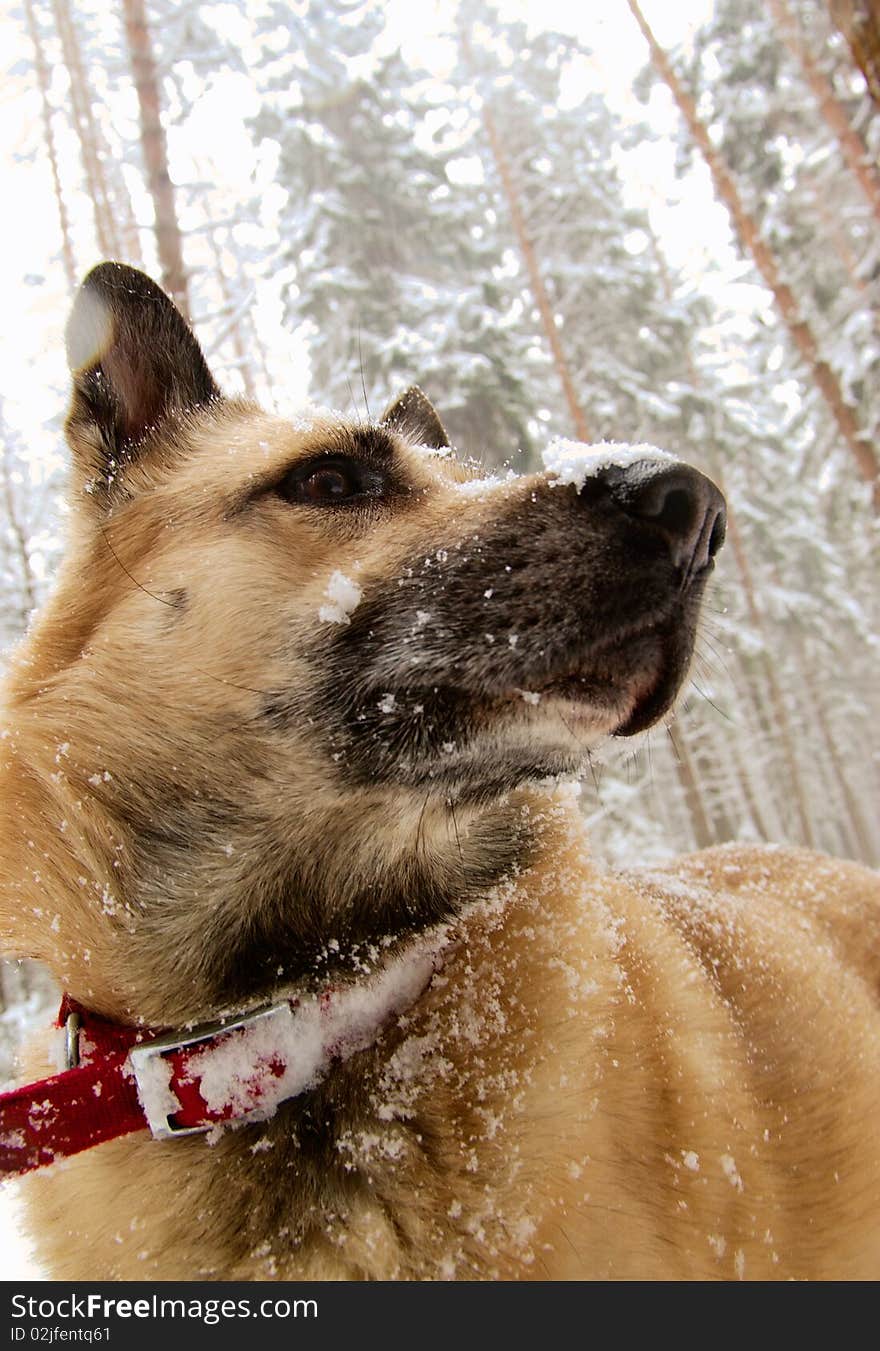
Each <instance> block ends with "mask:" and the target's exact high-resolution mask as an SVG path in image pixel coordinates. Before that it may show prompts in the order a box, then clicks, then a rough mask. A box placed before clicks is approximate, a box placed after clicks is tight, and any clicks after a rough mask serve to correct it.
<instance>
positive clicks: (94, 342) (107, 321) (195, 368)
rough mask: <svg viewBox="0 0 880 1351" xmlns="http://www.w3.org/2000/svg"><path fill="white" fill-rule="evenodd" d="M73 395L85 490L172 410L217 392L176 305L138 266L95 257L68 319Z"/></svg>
mask: <svg viewBox="0 0 880 1351" xmlns="http://www.w3.org/2000/svg"><path fill="white" fill-rule="evenodd" d="M66 337H67V360H68V364H69V366H70V370H71V373H72V375H73V398H72V401H71V406H70V412H69V414H68V417H67V423H66V430H67V436H68V440H69V441H70V445H71V448H72V450H73V453H74V458H75V460H76V462H77V467H78V468H79V470H80V472H81V473H82V474H83V475H84V477H85V478H86V480H87V483H88V485H89V488H90V490H91V491H94V490H95V489H96V488H101V487H105V488H106V487H108V486H109V485H110V484H111V483H112V482H113V479H114V478H115V476H116V475H117V473H118V472H119V471H120V470H121V469H123V468H124V466H125V465H127V464H130V463H132V462H133V461H135V460H137V459H138V458H139V456H140V455H141V454H142V453H143V452H144V448H145V446H147V445H149V443H150V437H149V433H150V432H151V431H152V430H153V429H154V428H156V427H158V426H159V424H161V423H162V421H163V420H164V419H165V418H167V417H169V416H171V415H173V414H180V413H186V412H190V411H191V410H193V409H195V408H198V407H199V406H201V405H203V404H207V403H210V402H212V400H215V399H218V398H219V397H220V390H219V389H218V388H217V386H216V384H215V383H214V380H213V378H212V376H211V372H210V371H209V370H208V367H207V365H206V363H205V358H204V357H203V356H202V352H201V348H200V347H199V345H198V343H197V342H196V340H195V338H194V337H193V334H192V332H191V331H190V329H189V327H188V325H187V324H186V322H185V320H184V319H183V317H182V316H181V314H180V312H179V311H178V310H177V309H176V308H175V306H174V305H173V304H172V302H171V301H170V300H169V299H168V297H167V296H166V294H165V292H164V291H163V290H161V288H160V287H158V286H157V285H156V283H155V282H154V281H151V280H150V278H149V277H147V276H145V275H144V273H143V272H138V271H137V269H136V268H133V267H126V266H124V264H122V263H101V264H100V265H99V266H98V267H96V268H93V270H92V271H91V272H90V273H89V274H88V276H87V277H86V279H85V281H84V282H83V284H82V286H81V287H80V289H79V291H78V293H77V296H76V299H75V301H74V304H73V310H72V312H71V315H70V319H69V320H68V324H67V332H66Z"/></svg>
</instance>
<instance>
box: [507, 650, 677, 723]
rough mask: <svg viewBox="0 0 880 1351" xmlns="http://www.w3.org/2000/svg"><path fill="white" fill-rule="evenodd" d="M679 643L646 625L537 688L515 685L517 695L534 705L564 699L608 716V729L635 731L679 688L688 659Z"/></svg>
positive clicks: (593, 715) (582, 710)
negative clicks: (672, 641)
mask: <svg viewBox="0 0 880 1351" xmlns="http://www.w3.org/2000/svg"><path fill="white" fill-rule="evenodd" d="M677 648H678V644H675V643H670V641H669V640H668V637H667V635H666V634H665V633H664V631H663V630H662V629H661V628H658V627H646V628H645V629H643V630H641V631H638V632H636V633H633V634H629V635H628V636H627V638H626V639H625V640H617V641H613V642H609V643H607V644H604V645H602V646H600V647H599V648H598V649H596V650H594V651H592V652H590V653H588V654H587V656H586V657H585V658H582V659H581V660H580V661H579V662H577V663H574V664H573V665H571V667H569V668H568V669H565V670H563V671H562V672H559V673H556V674H553V675H551V677H550V678H549V679H547V678H545V679H543V680H540V681H537V682H535V684H534V687H533V688H531V689H528V690H526V689H523V690H518V691H516V695H515V697H517V698H519V699H520V700H521V701H523V702H524V703H525V704H526V705H527V706H529V705H531V706H532V707H534V708H536V709H539V708H540V706H541V705H543V704H547V703H551V702H552V701H557V700H560V701H564V702H565V703H567V704H569V705H570V706H571V707H572V709H573V711H574V713H575V715H576V716H577V715H578V714H581V715H583V716H584V717H587V718H589V719H591V720H593V721H596V720H599V719H601V720H606V719H610V720H611V723H612V725H610V726H608V727H607V729H606V730H607V733H609V734H612V735H614V736H634V735H635V734H636V733H638V732H642V731H644V730H645V729H646V728H648V727H650V726H651V725H652V724H653V723H655V722H656V721H657V720H658V719H659V718H661V717H662V716H663V714H664V713H665V712H666V711H667V709H668V708H669V707H670V706H671V705H672V703H673V701H674V699H675V696H676V695H677V693H678V690H679V688H680V685H681V681H682V677H683V674H684V666H685V665H686V662H685V661H684V660H683V659H682V654H681V653H680V652H679V651H678V650H677Z"/></svg>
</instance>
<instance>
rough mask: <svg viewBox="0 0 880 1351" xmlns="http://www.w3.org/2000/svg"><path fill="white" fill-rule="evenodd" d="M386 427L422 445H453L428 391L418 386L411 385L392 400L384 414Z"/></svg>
mask: <svg viewBox="0 0 880 1351" xmlns="http://www.w3.org/2000/svg"><path fill="white" fill-rule="evenodd" d="M381 422H382V426H383V427H388V428H389V429H390V430H391V431H393V432H399V433H400V435H401V436H405V437H407V439H408V440H410V441H415V442H417V443H418V444H419V445H422V446H430V447H432V449H434V450H440V449H441V448H442V447H443V446H448V445H449V437H448V436H447V435H446V428H445V427H444V426H443V423H442V422H441V421H440V418H439V417H438V415H437V411H436V409H435V408H434V405H433V404H432V403H431V400H430V399H429V398H428V396H427V394H423V393H422V391H421V390H420V389H419V387H418V385H410V387H409V389H405V390H404V391H403V393H402V394H398V396H397V398H396V399H395V400H394V401H393V403H390V404H389V405H388V407H387V408H386V409H385V412H384V413H383V414H382V419H381Z"/></svg>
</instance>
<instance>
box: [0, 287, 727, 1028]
mask: <svg viewBox="0 0 880 1351" xmlns="http://www.w3.org/2000/svg"><path fill="white" fill-rule="evenodd" d="M68 348H69V356H70V362H71V366H72V369H73V375H74V392H73V401H72V406H71V411H70V416H69V418H68V423H67V430H68V436H69V440H70V443H71V447H72V451H73V459H74V480H73V502H72V532H71V533H72V538H71V547H70V552H69V556H68V560H67V562H66V565H65V569H64V571H63V574H62V578H61V582H60V585H59V588H58V590H57V592H56V595H55V597H54V599H53V601H52V602H51V604H50V606H49V607H48V609H47V611H46V613H45V614H44V616H43V618H42V621H41V622H40V624H39V625H38V626H37V629H36V631H35V633H34V635H33V637H32V639H31V640H30V643H29V644H28V646H27V647H26V648H25V649H24V653H23V655H22V658H21V659H20V661H19V663H18V666H17V669H16V672H15V674H14V677H13V686H12V689H13V694H14V698H15V699H17V701H18V704H19V706H20V707H22V708H23V707H25V706H26V707H27V711H28V717H29V718H30V725H31V726H32V727H33V728H34V729H36V733H35V735H36V737H37V739H38V740H39V744H40V745H41V746H42V747H43V752H42V753H43V757H44V759H46V761H47V765H46V768H47V772H48V773H50V774H53V775H55V776H56V780H55V782H56V783H59V784H60V783H61V782H62V781H63V783H64V784H67V785H70V784H73V785H74V789H73V791H74V794H75V795H76V794H79V798H78V800H79V803H80V812H79V819H78V822H77V823H76V825H75V830H76V832H78V838H79V840H80V844H79V845H72V846H71V847H72V848H74V852H77V856H78V858H79V859H80V863H78V864H77V866H81V863H82V858H83V856H87V857H88V858H90V859H91V858H93V856H95V855H101V856H102V866H103V864H104V863H106V865H107V867H108V868H109V873H108V876H109V878H110V880H111V881H112V880H113V879H114V878H115V879H118V882H119V885H118V887H115V886H110V887H109V893H108V894H109V896H110V899H109V900H106V901H105V905H104V910H105V912H108V913H107V914H106V915H105V917H106V918H108V920H109V921H110V922H111V924H116V925H117V927H118V928H119V929H120V931H123V930H126V929H127V931H128V932H129V934H130V935H134V937H132V939H131V941H132V942H134V943H136V942H137V941H138V940H137V935H138V934H143V933H144V932H147V931H150V932H153V931H155V932H158V930H159V928H160V927H161V925H164V926H165V933H166V938H167V940H168V942H170V944H171V945H172V946H173V947H175V948H176V949H177V952H180V951H182V948H183V945H184V944H189V945H192V944H193V943H197V942H201V941H203V938H204V930H205V926H210V928H211V932H212V933H213V935H214V937H213V946H214V947H215V948H216V947H218V946H220V947H223V945H224V942H225V943H226V946H227V947H228V949H229V954H230V955H229V961H228V962H227V963H226V964H225V966H224V971H225V972H226V984H225V985H221V984H220V983H218V982H217V981H215V982H214V983H213V984H212V983H211V981H209V980H207V978H206V980H205V982H204V985H205V990H204V999H206V1000H207V999H210V1000H213V1001H214V1002H216V1000H217V995H218V991H219V990H220V989H221V988H222V989H224V990H227V991H229V993H230V995H233V994H238V993H242V992H244V993H247V992H248V991H249V990H251V988H256V986H257V985H258V984H259V983H260V982H254V981H251V982H250V983H248V982H247V981H243V982H242V990H241V991H239V990H237V989H236V986H235V981H234V980H232V978H231V976H230V972H232V971H233V969H234V968H235V963H236V962H241V961H242V960H243V958H242V957H241V954H240V952H239V948H240V946H241V944H242V943H243V942H244V941H245V940H244V938H243V937H242V934H244V933H245V932H246V933H247V934H248V935H249V936H250V938H253V942H254V944H257V942H258V941H259V942H263V941H268V940H266V933H267V932H268V929H267V926H268V925H269V920H268V919H267V920H266V921H265V924H263V923H262V921H258V920H257V919H255V918H254V916H255V915H256V914H257V913H260V914H264V915H265V914H268V913H269V912H270V911H271V914H272V915H273V916H274V918H273V920H272V923H273V924H274V925H275V929H276V931H277V929H278V926H279V925H281V926H283V924H284V923H285V922H287V923H288V926H289V927H290V924H291V922H290V919H289V916H288V917H287V919H286V920H285V918H284V916H285V913H286V911H285V906H288V907H289V905H290V904H291V902H290V894H291V893H290V888H293V889H294V890H295V891H296V896H297V898H298V899H297V901H296V908H297V914H298V916H299V918H298V922H297V925H296V926H293V927H295V928H296V933H295V934H293V933H291V936H290V941H289V942H288V943H287V944H286V945H285V943H281V944H280V946H279V945H278V944H273V943H271V942H269V944H268V947H269V950H268V952H267V954H266V958H265V962H266V963H269V965H271V966H272V969H273V970H274V969H275V967H278V968H279V970H283V971H285V972H289V971H290V970H291V969H292V964H293V963H292V959H291V956H290V953H291V951H292V950H293V948H294V947H295V946H296V945H297V944H299V945H300V948H301V950H302V951H304V952H305V951H308V952H309V953H310V954H312V955H313V954H314V951H316V950H317V948H318V947H320V946H321V945H326V944H327V943H328V942H331V943H332V942H335V941H336V940H337V939H339V940H354V939H364V938H366V937H368V936H370V934H372V933H375V932H376V931H377V930H378V931H380V932H389V931H394V930H395V928H399V927H405V925H404V924H403V920H404V919H405V917H406V916H407V915H409V916H410V918H411V919H412V922H413V923H416V922H425V921H426V920H429V919H434V918H442V917H443V913H444V902H443V900H442V899H441V894H442V895H445V894H446V892H445V891H444V888H443V887H442V886H440V887H439V888H438V887H434V883H433V881H432V882H431V885H428V884H427V882H426V878H427V876H428V874H429V873H430V875H431V877H432V878H433V879H434V881H436V876H435V874H436V872H437V869H440V870H441V871H442V867H441V864H442V862H443V859H444V858H445V857H446V855H445V854H444V850H443V847H441V843H440V842H439V841H440V837H441V836H443V839H445V838H446V837H445V834H444V832H447V831H449V830H451V827H450V826H449V825H448V817H449V814H450V813H452V814H453V816H454V813H455V811H456V810H458V813H459V817H458V818H457V819H456V820H455V837H456V838H455V849H454V852H455V853H456V854H457V856H458V857H459V859H460V863H461V869H465V867H466V864H467V862H468V859H469V858H470V855H469V854H468V850H470V851H471V854H472V855H473V861H474V866H475V868H476V874H480V868H479V866H478V864H479V860H480V859H485V857H486V855H487V851H490V843H491V840H493V839H494V840H495V841H496V844H497V841H498V838H499V837H500V832H499V827H498V824H497V820H496V819H495V818H491V821H490V823H489V824H488V825H487V824H485V822H483V823H482V824H481V820H482V818H481V817H480V812H481V811H484V810H486V809H487V808H491V807H492V806H493V804H497V803H499V802H501V801H503V800H504V799H505V796H506V795H508V794H510V792H511V790H513V789H515V788H517V787H518V786H519V785H521V784H523V783H524V782H526V781H528V780H534V779H537V778H542V777H545V776H548V775H556V774H559V773H564V772H572V771H576V770H577V769H578V767H579V766H580V765H581V764H582V762H583V761H584V758H585V753H586V751H587V749H588V748H589V747H591V746H592V745H594V744H595V742H596V740H597V739H598V738H600V737H603V736H606V735H608V734H618V735H630V734H632V733H634V732H637V731H639V730H641V729H643V728H645V727H647V726H649V725H650V724H651V723H652V722H654V721H656V720H657V719H658V718H659V717H661V715H662V714H663V713H664V712H665V711H666V710H667V709H668V708H669V706H670V704H671V702H672V700H673V698H674V696H675V694H676V691H677V690H678V688H679V685H680V684H681V681H682V679H683V677H684V675H685V672H686V670H687V667H688V663H689V660H690V655H691V650H692V646H693V641H694V633H695V627H696V624H697V618H698V613H699V606H700V598H701V595H702V592H703V589H704V586H705V582H706V579H707V577H708V575H709V573H710V571H711V569H712V558H713V555H714V553H715V552H716V550H717V548H718V546H719V545H720V543H721V540H722V538H723V528H724V527H723V521H724V512H723V501H722V499H721V496H720V494H719V493H718V491H717V489H716V488H715V487H714V486H713V485H712V484H711V483H710V482H709V481H708V480H707V479H705V478H704V477H703V476H702V475H700V474H699V473H697V472H696V471H695V470H693V469H691V468H689V467H687V466H685V465H683V464H681V463H679V462H678V461H673V460H670V459H669V457H663V456H662V455H660V454H657V453H644V454H641V453H629V454H623V455H621V454H612V455H610V456H607V457H606V458H605V459H601V458H600V457H598V456H594V457H593V458H592V459H590V458H587V459H586V460H585V461H584V462H583V463H582V464H579V465H577V466H576V472H574V471H572V470H571V466H572V463H573V461H572V459H571V458H569V459H568V460H566V459H565V457H562V459H561V461H560V463H559V465H557V466H556V471H555V472H550V471H548V472H545V473H542V474H532V475H528V476H520V477H517V476H513V475H510V476H508V477H503V478H488V479H487V478H475V476H474V470H473V469H472V468H468V467H466V466H463V465H462V464H460V463H459V462H458V461H457V460H456V458H455V456H454V455H453V453H452V452H451V450H450V449H449V447H448V445H447V440H446V436H445V434H444V431H443V427H442V425H441V422H440V419H439V418H438V416H437V414H436V413H435V412H434V410H433V408H432V407H431V405H430V404H429V402H428V400H427V399H426V398H425V397H424V395H422V394H421V393H420V392H419V391H417V390H410V391H408V392H407V393H406V394H405V395H403V396H401V397H400V398H399V399H398V400H397V401H396V402H395V403H394V404H392V406H391V407H390V408H389V409H388V410H387V412H386V413H385V415H384V417H382V418H381V420H379V421H378V422H376V423H364V422H360V421H357V420H350V419H345V418H341V417H339V416H335V415H330V414H325V413H315V414H314V415H310V416H308V417H304V418H302V419H301V420H299V421H293V422H291V421H289V420H283V419H281V418H279V417H275V416H270V415H268V414H266V413H264V412H262V411H260V410H259V409H258V408H256V407H255V406H254V405H253V404H251V403H249V402H246V401H242V400H237V399H224V398H222V397H221V396H220V393H219V391H218V389H217V387H216V385H215V383H214V381H213V379H212V377H211V375H210V373H209V371H208V368H207V366H206V364H205V361H204V359H203V357H202V354H201V352H200V350H199V348H198V345H197V343H196V341H195V339H194V337H193V336H192V334H191V333H190V331H189V329H188V328H187V327H186V325H185V323H184V322H183V320H182V319H181V318H180V316H179V315H178V313H177V311H176V310H175V309H174V307H173V306H172V305H171V303H170V301H168V300H167V298H166V297H165V295H164V294H163V293H162V292H161V291H160V290H159V288H158V287H156V286H155V285H154V284H153V283H152V282H150V281H149V280H148V279H147V278H145V277H144V276H143V275H142V274H140V273H138V272H135V271H133V270H132V269H130V268H126V267H122V266H120V265H117V264H104V265H102V266H101V267H99V268H97V269H96V270H95V271H94V272H93V273H91V274H90V276H89V277H88V278H87V280H86V282H85V284H84V286H83V288H82V290H81V292H80V294H79V296H78V299H77V301H76V304H75V307H74V311H73V315H72V317H71V321H70V325H69V330H68ZM569 479H574V480H575V481H573V482H568V481H567V480H569ZM36 744H37V743H36V741H33V744H32V751H31V753H32V754H36V753H37V752H36ZM50 761H51V764H50V763H49V762H50ZM65 810H72V809H71V808H69V807H68V808H66V809H65ZM490 817H491V812H490ZM492 822H494V824H492ZM64 829H65V830H66V831H70V832H71V834H70V835H68V842H70V841H71V840H72V838H73V832H74V823H70V822H67V823H66V824H65V827H64ZM432 831H433V832H434V833H433V834H432V833H431V832H432ZM481 832H482V834H481ZM462 835H464V837H465V838H464V839H463V838H462ZM420 839H421V844H420ZM450 839H451V836H450ZM450 848H451V846H450ZM498 848H499V849H500V848H501V846H500V845H498ZM420 850H421V852H420ZM501 853H502V854H503V849H502V850H501ZM368 859H371V860H372V862H371V863H370V864H369V865H368V864H367V860H368ZM429 859H432V860H433V862H432V863H431V865H430V867H429V866H428V862H427V861H426V860H429ZM420 860H421V862H420ZM434 864H436V868H434ZM420 866H423V869H424V876H422V875H420V874H419V867H420ZM450 867H451V864H450ZM456 867H458V864H456ZM432 868H434V871H433V872H432V871H431V869H432ZM97 871H100V870H97ZM105 871H106V869H105ZM484 872H486V875H487V876H488V875H489V874H490V873H491V869H488V870H487V869H484ZM356 875H358V876H361V877H362V878H366V881H365V882H364V885H363V886H362V887H361V888H360V889H359V890H358V889H357V888H354V889H353V884H352V878H353V877H354V876H356ZM282 876H283V877H284V878H285V879H286V881H285V882H284V883H283V885H282V883H281V882H279V877H282ZM392 877H394V878H396V880H395V881H394V882H392V881H389V879H390V878H392ZM221 878H222V879H223V880H222V882H221V880H220V879H221ZM291 879H295V880H291ZM328 879H329V880H328ZM232 882H234V883H235V884H236V886H232ZM91 885H92V883H91V881H90V882H89V886H91ZM451 885H452V884H451V882H450V886H451ZM383 888H384V889H383ZM242 889H246V890H247V891H248V893H249V894H250V895H251V896H252V897H253V898H255V899H254V900H253V909H252V910H250V911H249V913H248V915H247V916H246V917H245V918H242V917H241V916H239V915H238V914H237V912H234V909H233V901H232V900H231V899H229V898H230V897H231V896H232V894H233V892H235V894H237V895H239V896H240V893H241V890H242ZM448 889H449V888H448V887H447V888H446V890H448ZM354 890H358V898H357V900H354V899H352V897H353V895H354ZM117 891H118V892H119V893H120V894H119V895H118V896H117V895H116V893H117ZM429 893H430V895H429V898H428V900H425V899H424V898H425V896H426V895H428V894H429ZM435 893H436V894H435ZM343 896H348V898H349V899H348V900H347V901H346V902H345V903H342V902H341V901H339V899H338V898H339V897H343ZM223 897H226V898H227V899H220V898H223ZM383 897H384V899H383ZM414 897H416V898H418V897H421V898H422V899H413V898H414ZM432 897H433V899H431V898H432ZM212 906H214V907H215V908H214V910H212V908H211V907H212ZM395 906H396V907H397V909H396V910H395V908H394V907H395ZM117 911H118V913H117ZM157 916H158V918H157ZM193 916H197V917H198V918H197V919H196V918H193ZM188 917H189V918H188ZM398 921H400V923H399V924H398ZM151 926H152V929H151ZM200 926H201V927H200ZM224 926H225V927H224ZM250 938H249V940H248V941H250ZM249 951H250V949H249ZM236 954H238V955H236ZM233 958H234V960H233ZM212 960H213V959H212ZM157 961H158V959H156V960H154V962H153V965H154V966H156V965H157ZM159 965H161V963H159ZM191 965H192V972H193V973H197V972H198V971H200V970H201V969H202V967H205V968H207V966H208V965H209V962H208V960H207V959H203V960H202V964H201V966H200V965H199V962H198V961H195V960H194V961H193V962H192V963H191ZM266 970H268V967H266ZM154 974H155V973H154ZM266 978H267V977H265V972H264V977H263V978H261V979H264V981H265V979H266ZM191 979H192V980H194V981H195V980H196V979H197V974H192V973H191ZM197 1002H198V1001H197Z"/></svg>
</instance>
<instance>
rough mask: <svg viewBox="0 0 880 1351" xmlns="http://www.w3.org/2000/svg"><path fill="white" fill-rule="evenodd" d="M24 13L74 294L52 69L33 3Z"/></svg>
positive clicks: (66, 266) (27, 4)
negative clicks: (51, 96)
mask: <svg viewBox="0 0 880 1351" xmlns="http://www.w3.org/2000/svg"><path fill="white" fill-rule="evenodd" d="M24 13H25V18H26V20H27V27H28V33H29V34H30V39H31V42H32V44H33V48H34V67H35V69H36V72H37V84H38V86H39V89H40V106H41V110H42V117H43V138H44V140H45V142H46V154H47V156H48V158H49V169H50V171H51V173H52V188H53V190H54V193H55V205H56V206H57V208H58V224H59V226H60V227H61V257H62V261H63V262H64V275H65V276H66V278H67V285H68V287H69V288H70V290H71V291H73V290H74V288H75V287H76V282H77V271H76V262H75V261H74V257H73V245H72V243H71V240H70V217H69V216H68V214H67V205H66V203H65V201H64V192H63V190H62V187H61V174H60V173H59V170H58V153H57V151H56V149H55V133H54V131H53V130H52V105H51V103H50V101H49V67H48V66H47V64H46V56H45V53H44V52H43V43H42V39H41V37H40V30H39V27H38V25H37V16H36V14H35V13H34V7H33V4H32V2H31V0H24Z"/></svg>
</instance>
